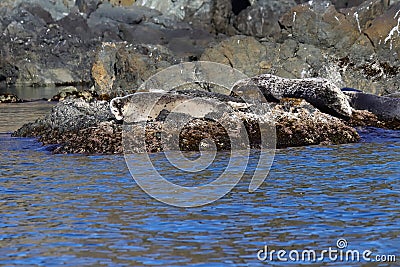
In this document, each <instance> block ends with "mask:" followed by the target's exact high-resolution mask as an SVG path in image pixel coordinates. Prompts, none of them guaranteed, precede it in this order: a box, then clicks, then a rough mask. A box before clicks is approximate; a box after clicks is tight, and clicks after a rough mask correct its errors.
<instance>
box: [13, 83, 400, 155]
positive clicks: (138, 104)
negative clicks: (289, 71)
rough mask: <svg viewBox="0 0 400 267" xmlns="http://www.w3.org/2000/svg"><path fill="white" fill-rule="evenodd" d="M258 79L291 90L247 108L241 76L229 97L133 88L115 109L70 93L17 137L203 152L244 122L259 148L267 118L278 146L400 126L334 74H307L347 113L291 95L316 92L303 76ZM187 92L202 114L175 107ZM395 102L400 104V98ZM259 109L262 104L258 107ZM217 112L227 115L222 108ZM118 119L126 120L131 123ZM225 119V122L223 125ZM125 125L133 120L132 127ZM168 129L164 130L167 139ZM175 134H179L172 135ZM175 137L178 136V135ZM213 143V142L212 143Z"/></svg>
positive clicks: (68, 145)
mask: <svg viewBox="0 0 400 267" xmlns="http://www.w3.org/2000/svg"><path fill="white" fill-rule="evenodd" d="M253 79H255V80H257V81H260V80H262V82H261V84H263V86H264V89H268V88H269V92H270V91H273V90H274V92H275V93H276V94H277V95H279V94H280V93H279V92H285V94H286V97H283V98H281V99H279V100H278V101H272V102H264V103H258V104H257V103H256V104H254V105H255V106H253V107H252V108H248V107H247V106H246V105H245V103H243V99H242V98H241V97H240V96H238V95H237V93H238V92H243V91H246V90H248V89H247V88H240V87H241V86H242V87H243V84H245V83H244V82H245V81H243V82H239V83H238V86H239V88H236V90H235V89H234V91H233V92H232V93H231V95H230V96H224V95H221V94H219V93H212V92H203V93H201V91H200V92H196V90H193V89H187V90H176V91H171V92H164V93H151V92H148V93H140V94H136V95H133V96H132V97H130V98H129V99H128V100H126V99H125V98H121V100H124V101H125V103H118V105H117V104H116V103H113V101H114V102H115V101H117V102H118V101H119V100H118V99H119V98H116V99H113V100H112V102H111V110H110V102H109V101H105V100H97V99H94V98H93V99H90V100H84V99H79V98H78V99H76V98H69V99H66V100H64V101H61V102H59V103H58V104H57V105H56V106H55V107H54V108H53V110H52V112H51V113H50V114H48V115H47V116H46V117H45V118H43V119H38V120H37V121H36V122H33V123H29V124H26V125H24V126H23V127H22V128H20V129H19V130H17V131H16V132H15V133H14V134H13V136H18V137H37V138H38V139H39V141H40V142H42V143H43V145H50V146H51V149H52V150H53V152H54V153H84V154H99V153H101V154H121V153H123V152H128V151H127V149H126V148H127V146H126V145H125V144H124V143H123V141H124V139H123V138H125V141H126V140H128V139H131V140H129V142H131V143H130V144H129V149H130V150H129V151H130V152H138V153H140V152H161V151H166V150H173V149H179V150H182V151H193V150H196V151H197V150H199V149H200V147H201V146H202V145H203V147H201V148H202V149H207V147H204V144H202V142H203V140H204V139H206V138H208V139H211V140H213V142H214V143H215V148H216V149H218V150H229V149H232V145H233V143H232V142H233V141H232V137H231V136H230V133H231V132H235V131H237V130H238V129H239V128H240V127H238V126H236V125H239V124H240V123H243V124H244V125H245V128H244V129H245V130H244V131H245V135H246V136H247V137H248V138H249V146H246V145H242V144H239V145H238V144H237V143H235V144H234V145H238V147H237V148H241V149H244V148H248V147H249V148H255V149H257V148H260V144H261V141H260V137H261V136H260V129H261V128H260V125H262V124H263V123H270V127H274V132H273V134H271V135H273V136H270V137H271V140H273V141H274V142H275V143H274V144H273V145H274V147H276V148H286V147H296V146H307V145H328V144H344V143H354V142H358V141H359V140H360V137H359V135H358V133H357V131H356V129H355V128H354V127H357V126H362V127H366V126H372V127H381V128H391V129H397V130H398V129H400V127H399V126H400V124H399V122H400V120H398V119H397V118H395V117H392V118H390V119H387V120H386V121H385V120H381V119H379V117H380V116H379V114H374V113H372V112H370V111H367V110H355V109H353V108H351V107H350V102H351V101H350V100H351V98H350V97H347V98H344V99H345V102H343V101H342V102H340V101H336V100H338V99H342V98H341V97H343V96H344V97H346V95H345V94H344V93H343V92H342V91H341V90H339V89H338V88H337V87H335V86H334V85H333V84H332V83H330V82H329V81H328V80H323V81H321V80H319V79H316V80H306V81H307V82H308V84H309V85H310V86H311V87H310V88H315V87H318V86H320V85H321V84H325V85H326V86H327V87H330V88H332V91H329V90H324V91H323V92H324V93H321V92H318V93H319V95H318V96H319V97H320V99H321V100H322V101H321V103H324V104H321V105H323V106H324V107H327V106H334V107H336V108H338V109H344V110H346V111H348V112H350V113H349V114H348V117H347V118H343V116H339V117H340V118H338V117H335V116H332V115H330V114H328V113H325V112H327V109H323V108H322V110H325V112H322V111H321V110H319V109H318V108H316V107H314V106H313V105H311V104H310V103H309V102H307V101H306V100H304V99H301V98H293V97H292V98H290V97H291V96H295V94H296V93H298V91H299V90H305V92H306V91H308V92H309V91H310V88H304V87H303V85H302V82H304V80H289V79H283V78H279V77H276V76H274V77H270V76H265V75H260V76H258V77H254V78H253ZM279 79H280V80H281V82H282V81H283V82H284V83H285V84H291V85H292V88H293V89H294V90H292V94H293V95H289V93H288V91H287V90H286V87H282V88H280V89H279V86H278V87H275V88H272V86H271V84H275V83H276V82H277V80H279ZM264 91H265V90H264ZM315 91H317V90H315ZM332 92H334V93H332ZM141 94H146V95H141ZM247 95H248V94H247ZM153 96H155V97H157V98H160V99H161V97H164V98H166V99H167V100H165V101H161V100H160V101H158V102H156V104H155V105H154V106H153V107H152V109H151V110H152V111H155V113H154V114H153V115H152V117H144V118H143V114H138V113H136V111H137V110H141V109H142V108H143V107H146V106H147V105H150V102H148V101H146V98H147V97H153ZM308 97H312V94H310V93H309V94H308ZM182 99H183V100H185V101H191V102H190V103H189V102H188V103H189V104H188V105H189V106H188V107H187V110H195V111H196V113H202V114H203V115H193V114H191V112H189V111H188V112H185V111H183V110H181V111H179V112H177V111H175V110H174V109H173V107H176V106H177V104H180V102H179V101H181V100H182ZM204 101H205V102H204ZM396 101H397V103H399V104H400V99H396ZM178 102H179V103H178ZM175 103H177V104H175ZM209 103H211V107H210V104H209ZM213 103H217V104H215V107H217V108H216V109H215V110H213V109H212V108H213V105H214V104H213ZM220 103H223V104H226V105H229V106H230V107H232V109H229V110H225V109H224V106H221V105H220ZM128 104H129V106H128ZM113 106H118V108H119V109H120V110H113ZM320 108H321V107H320ZM121 110H122V111H121ZM204 110H205V111H204ZM255 110H263V111H262V112H255ZM203 111H204V112H203ZM216 111H219V112H220V114H217V115H215V113H216ZM328 112H329V111H328ZM210 114H211V115H210ZM337 114H339V113H337ZM396 114H397V115H396V116H398V114H400V113H399V110H397V113H396ZM211 116H212V117H211ZM174 117H175V118H176V119H175V120H174V119H172V124H171V121H169V122H168V123H167V121H166V118H174ZM117 118H118V119H123V121H124V124H122V122H121V121H118V120H117ZM210 118H212V119H210ZM221 121H222V122H224V123H225V124H224V125H221ZM178 122H179V123H178ZM182 122H184V123H183V125H182V126H181V127H179V125H178V124H182ZM226 122H230V123H231V124H230V125H231V127H230V128H229V127H228V128H227V127H226ZM228 125H229V124H228ZM232 125H233V126H232ZM224 126H225V127H224ZM124 127H130V128H129V132H128V133H127V132H126V128H124ZM124 129H125V132H124ZM141 131H143V132H145V134H144V141H143V140H141V139H140V138H138V136H139V135H140V134H141ZM161 136H164V138H165V139H164V141H163V140H162V139H161ZM176 136H178V138H177V139H173V138H176ZM165 140H167V141H165ZM169 140H175V142H173V141H169ZM141 142H143V143H144V142H145V144H146V145H145V146H144V145H143V143H141ZM54 144H56V146H54ZM170 144H177V147H172V148H171V147H170ZM212 148H214V147H211V148H210V149H212Z"/></svg>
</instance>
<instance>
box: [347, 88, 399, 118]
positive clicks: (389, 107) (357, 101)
mask: <svg viewBox="0 0 400 267" xmlns="http://www.w3.org/2000/svg"><path fill="white" fill-rule="evenodd" d="M348 96H349V103H350V105H351V106H352V107H353V108H354V109H359V110H368V111H370V112H372V113H374V114H375V115H376V116H377V117H378V118H379V119H380V120H383V121H392V120H398V121H400V98H393V97H384V96H377V95H372V94H365V93H351V94H348Z"/></svg>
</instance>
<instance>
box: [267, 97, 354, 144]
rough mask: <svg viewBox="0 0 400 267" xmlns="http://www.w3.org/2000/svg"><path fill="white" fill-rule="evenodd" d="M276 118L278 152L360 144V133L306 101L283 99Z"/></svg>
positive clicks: (277, 106) (277, 107)
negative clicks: (292, 148) (288, 148)
mask: <svg viewBox="0 0 400 267" xmlns="http://www.w3.org/2000/svg"><path fill="white" fill-rule="evenodd" d="M272 113H273V114H274V113H275V114H276V115H275V121H276V123H275V125H276V135H277V148H285V147H293V146H307V145H318V144H323V145H327V144H343V143H356V142H358V141H359V140H360V137H359V135H358V133H357V131H356V130H355V129H354V128H352V127H350V126H347V125H346V124H345V123H344V122H343V121H342V120H340V119H338V118H335V117H332V116H329V115H327V114H325V113H321V112H320V111H319V110H318V109H316V108H314V107H313V106H311V105H310V104H309V103H307V102H306V101H304V100H299V99H287V98H286V99H283V101H282V102H281V103H280V104H277V105H276V106H275V108H274V110H273V111H272Z"/></svg>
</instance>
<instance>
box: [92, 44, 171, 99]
mask: <svg viewBox="0 0 400 267" xmlns="http://www.w3.org/2000/svg"><path fill="white" fill-rule="evenodd" d="M177 63H178V60H177V59H175V58H174V56H173V54H172V52H171V51H170V50H169V49H167V48H165V47H163V46H161V45H130V44H128V43H125V42H124V43H103V44H102V46H101V47H100V48H99V49H98V52H97V54H96V57H95V61H94V63H93V66H92V68H91V72H92V77H93V81H94V85H95V88H96V91H97V92H98V94H99V95H109V96H112V97H115V96H122V95H126V94H131V93H134V92H135V91H136V90H137V88H138V87H139V86H140V85H141V84H142V83H143V82H144V81H145V80H147V79H148V78H150V76H152V75H154V74H156V73H157V72H159V71H160V70H162V69H165V68H167V67H169V66H171V65H173V64H177Z"/></svg>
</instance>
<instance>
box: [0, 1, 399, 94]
mask: <svg viewBox="0 0 400 267" xmlns="http://www.w3.org/2000/svg"><path fill="white" fill-rule="evenodd" d="M399 27H400V1H390V2H389V1H387V0H386V1H384V0H369V1H357V0H354V1H339V0H338V1H331V2H329V1H300V0H296V1H295V0H284V1H278V0H276V1H275V0H271V1H267V0H264V1H263V0H259V1H256V0H251V1H250V0H246V1H237V0H232V1H231V0H204V1H197V0H194V1H189V0H176V1H165V0H146V1H145V0H139V1H136V2H135V1H133V0H110V1H101V0H19V1H9V0H5V1H4V0H3V1H1V2H0V34H1V38H0V86H10V85H16V86H45V85H59V86H65V85H83V86H85V87H91V86H93V85H94V86H95V89H96V90H97V91H98V92H100V93H104V94H109V95H111V96H113V95H121V94H125V93H129V92H134V91H135V90H136V89H137V87H138V86H139V85H140V84H141V83H142V82H143V81H144V80H146V79H147V78H148V77H150V76H151V75H152V74H154V73H156V72H157V71H159V70H160V69H163V68H165V67H168V66H170V65H173V64H177V63H179V62H182V61H194V60H200V59H201V60H209V61H215V62H221V63H224V64H228V65H231V66H233V67H235V68H237V69H239V70H241V71H243V72H244V73H246V74H247V75H249V76H254V75H258V74H263V73H270V74H275V75H278V76H282V77H287V78H306V77H324V78H328V79H330V80H332V81H333V82H334V83H335V84H336V85H338V86H341V87H354V88H358V89H361V90H364V91H366V92H372V93H377V94H388V93H393V92H397V91H398V88H399V87H400V74H399V71H400V29H399Z"/></svg>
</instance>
